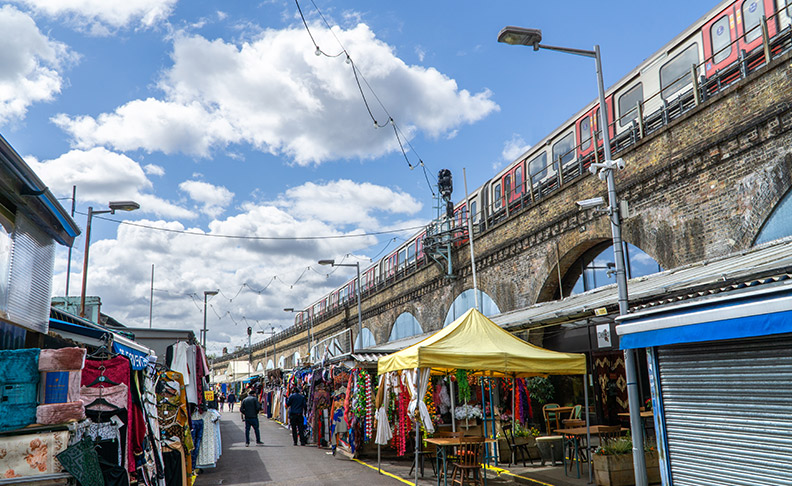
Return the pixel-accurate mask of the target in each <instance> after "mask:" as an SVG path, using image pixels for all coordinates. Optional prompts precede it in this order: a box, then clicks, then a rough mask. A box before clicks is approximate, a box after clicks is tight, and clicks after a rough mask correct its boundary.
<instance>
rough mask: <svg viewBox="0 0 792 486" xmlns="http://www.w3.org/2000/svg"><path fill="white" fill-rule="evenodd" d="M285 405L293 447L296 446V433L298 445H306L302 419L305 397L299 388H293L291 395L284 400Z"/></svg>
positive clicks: (303, 420)
mask: <svg viewBox="0 0 792 486" xmlns="http://www.w3.org/2000/svg"><path fill="white" fill-rule="evenodd" d="M286 405H287V406H288V407H289V424H291V429H292V439H294V445H297V437H298V433H299V437H300V444H301V445H306V442H307V438H306V437H305V419H304V418H303V413H304V412H305V395H303V394H302V391H301V390H300V389H299V388H295V389H294V391H293V392H292V394H291V395H289V398H287V399H286Z"/></svg>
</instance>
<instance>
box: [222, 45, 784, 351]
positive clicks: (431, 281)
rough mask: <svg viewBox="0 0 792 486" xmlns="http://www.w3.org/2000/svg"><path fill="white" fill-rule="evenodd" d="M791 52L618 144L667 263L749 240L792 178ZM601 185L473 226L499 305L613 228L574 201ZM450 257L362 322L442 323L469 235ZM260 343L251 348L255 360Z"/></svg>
mask: <svg viewBox="0 0 792 486" xmlns="http://www.w3.org/2000/svg"><path fill="white" fill-rule="evenodd" d="M790 59H791V58H790V55H785V56H783V57H781V58H779V59H777V60H775V61H773V63H771V65H770V66H768V68H766V69H762V70H759V71H757V72H755V73H754V74H752V75H751V76H750V77H749V78H748V79H746V80H743V81H742V82H740V83H738V84H737V85H735V86H732V87H730V88H729V89H728V90H726V91H725V92H723V93H721V94H719V95H718V96H716V97H714V98H712V99H710V100H708V101H706V102H704V103H702V104H701V105H699V106H698V107H696V108H695V109H693V110H691V111H690V112H688V113H686V114H685V115H684V116H682V117H681V118H679V119H677V120H675V121H674V122H672V123H671V124H669V125H668V126H666V127H664V128H662V129H661V130H658V131H657V132H656V133H653V134H651V135H649V136H647V137H646V138H644V139H643V140H641V141H640V142H639V143H638V144H636V145H635V146H633V147H630V148H629V149H627V150H626V151H624V152H622V153H619V154H617V155H618V156H620V157H622V158H623V159H624V160H625V162H626V169H625V170H623V171H620V172H618V173H617V174H616V187H617V192H618V194H619V197H620V198H622V199H625V200H627V201H629V204H630V212H631V216H630V217H629V218H628V219H626V220H625V221H624V224H623V230H622V233H623V237H624V239H625V241H627V242H629V243H631V244H633V245H635V246H637V247H639V248H640V249H642V250H643V251H645V252H646V253H647V254H649V255H650V256H651V257H653V258H654V259H655V260H657V262H658V263H659V264H660V265H661V266H662V267H663V268H674V267H678V266H680V265H684V264H687V263H692V262H696V261H700V260H703V259H706V258H712V257H719V256H722V255H726V254H728V253H731V252H734V251H738V250H741V249H745V248H749V247H750V246H751V245H752V244H753V241H754V239H755V238H756V235H757V234H758V232H759V231H760V229H761V227H762V225H763V224H764V222H765V221H766V220H767V218H768V217H769V215H770V214H771V212H772V210H773V208H774V207H775V206H776V205H777V204H778V202H779V201H780V200H781V199H782V198H783V197H784V195H785V194H786V193H787V191H788V190H789V188H790V186H792V177H791V176H792V62H791V61H790ZM596 196H602V197H605V198H607V194H606V186H605V183H604V182H602V181H600V180H599V179H598V178H597V177H592V176H585V177H582V178H579V179H577V180H575V181H572V182H571V183H569V184H567V185H565V186H564V187H563V188H562V189H561V190H560V191H557V192H556V193H554V194H552V195H550V196H549V197H547V198H545V199H543V200H541V201H540V202H538V203H537V204H536V205H534V206H532V207H529V208H526V209H524V210H523V211H522V212H521V213H520V214H518V215H516V216H514V217H512V218H511V219H509V220H507V221H504V222H502V223H500V224H498V225H496V226H494V227H492V228H488V229H487V231H485V232H484V233H482V234H481V235H479V236H478V237H477V238H476V241H475V252H476V268H477V280H478V286H479V288H480V289H481V290H482V291H484V292H486V293H487V294H488V295H489V296H490V297H492V299H493V300H494V301H495V303H496V304H497V305H498V307H499V308H500V310H501V311H509V310H514V309H518V308H522V307H526V306H528V305H531V304H534V303H536V302H539V301H545V300H549V299H553V298H555V296H556V295H557V292H558V284H559V277H558V273H559V271H558V266H559V265H560V269H561V272H560V273H561V274H562V275H563V274H565V273H566V272H567V270H569V268H570V266H571V265H572V264H573V263H574V262H575V261H577V259H578V258H579V257H580V256H581V255H582V254H584V253H585V252H586V251H587V250H588V249H590V248H592V247H593V246H595V245H597V244H599V243H602V242H604V241H608V240H610V238H611V229H610V224H609V222H608V219H607V217H606V216H603V215H596V214H594V212H593V211H578V210H577V208H576V205H575V201H579V200H582V199H588V198H592V197H596ZM453 268H454V269H455V276H454V277H455V278H452V279H448V278H446V277H445V276H444V275H443V271H442V270H441V269H440V268H439V266H437V265H435V264H431V265H427V266H425V267H423V268H421V269H418V270H417V271H415V272H413V273H412V274H411V275H409V276H407V277H406V278H403V279H401V280H398V281H396V282H394V283H392V284H390V285H389V286H387V287H386V288H384V289H383V290H382V291H380V292H378V293H376V294H374V295H372V296H369V297H367V298H364V300H363V317H364V322H363V325H364V326H365V327H368V328H369V329H371V330H372V332H373V334H374V336H375V339H376V341H377V343H383V342H386V341H387V340H388V337H389V335H390V332H391V328H392V326H393V323H394V321H395V320H396V318H397V317H398V316H399V315H400V314H401V313H403V312H410V313H412V314H413V315H414V316H415V317H416V318H417V320H418V322H420V323H421V325H422V326H423V328H424V331H434V330H437V329H439V328H441V327H442V325H443V321H444V319H445V316H446V313H447V312H448V309H449V308H450V306H451V303H452V302H453V300H454V299H455V298H456V297H457V296H458V295H459V294H460V293H462V292H463V291H465V290H467V289H470V288H472V275H471V268H470V252H469V248H468V247H467V245H465V246H462V247H460V248H458V249H457V251H456V252H455V254H454V257H453ZM356 327H357V308H356V307H355V306H354V305H353V306H351V307H348V308H345V309H343V310H342V311H340V312H338V313H336V314H335V315H333V316H331V317H330V318H328V319H327V320H325V321H323V322H320V323H316V324H315V326H314V334H315V336H316V337H315V340H318V339H321V337H320V336H321V335H322V334H325V335H329V334H332V333H334V332H338V331H339V330H341V329H343V328H353V329H355V330H354V334H355V335H356V334H357V331H356ZM533 337H534V336H533V335H532V338H533ZM307 342H308V340H307V333H303V334H301V335H298V336H292V337H291V338H289V339H288V340H285V341H284V342H283V343H278V350H279V352H278V355H279V356H280V355H281V350H286V351H287V353H289V354H290V353H293V352H294V351H295V350H298V351H299V352H300V354H301V355H303V356H305V355H306V354H307ZM268 353H271V348H268ZM263 354H264V353H263V350H261V351H260V352H257V353H255V354H254V362H256V361H257V360H258V359H263ZM270 356H271V355H270ZM237 359H239V358H237ZM222 361H225V362H227V360H226V359H224V360H222ZM265 365H266V363H265ZM221 366H225V365H221Z"/></svg>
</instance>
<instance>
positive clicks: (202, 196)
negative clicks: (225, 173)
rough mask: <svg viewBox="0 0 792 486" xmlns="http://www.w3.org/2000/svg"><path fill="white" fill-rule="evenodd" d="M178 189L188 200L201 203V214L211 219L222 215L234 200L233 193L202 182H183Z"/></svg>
mask: <svg viewBox="0 0 792 486" xmlns="http://www.w3.org/2000/svg"><path fill="white" fill-rule="evenodd" d="M179 189H181V190H182V191H184V192H186V193H187V194H188V195H189V196H190V199H192V200H194V201H197V202H199V203H201V204H202V205H203V207H202V208H201V212H202V213H204V214H206V215H208V216H211V217H213V218H216V217H217V216H219V215H220V214H222V213H223V211H224V210H225V208H226V207H227V206H228V205H229V204H230V203H231V199H233V198H234V193H233V192H231V191H229V190H228V189H226V188H225V187H223V186H215V185H212V184H209V183H208V182H202V181H184V182H182V183H181V184H179Z"/></svg>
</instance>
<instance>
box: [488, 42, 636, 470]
mask: <svg viewBox="0 0 792 486" xmlns="http://www.w3.org/2000/svg"><path fill="white" fill-rule="evenodd" d="M541 41H542V31H541V30H539V29H525V28H522V27H512V26H509V27H505V28H503V29H502V30H501V31H500V33H499V34H498V42H503V43H505V44H511V45H524V46H531V47H533V50H534V51H538V50H539V49H547V50H551V51H560V52H565V53H567V54H575V55H578V56H584V57H590V58H593V59H594V60H595V62H596V69H597V90H598V92H599V106H600V110H599V111H600V130H601V132H602V147H603V151H604V155H605V161H604V162H603V163H592V164H591V171H592V172H593V173H596V171H597V169H599V170H600V171H601V172H600V174H602V173H604V175H605V180H606V182H607V185H608V209H607V213H608V214H609V216H610V223H611V233H612V235H613V253H614V258H615V260H616V286H617V287H618V291H619V315H625V314H627V312H628V304H627V276H626V275H627V274H626V272H625V263H624V251H623V248H622V237H621V213H620V211H619V200H618V197H617V195H616V181H615V179H614V175H613V172H614V170H616V169H617V168H618V169H621V168H622V167H623V162H622V161H621V160H618V161H614V160H612V157H611V147H610V134H609V128H610V125H609V124H608V109H607V105H606V104H605V85H604V83H603V81H602V58H601V57H600V47H599V45H595V46H594V50H593V51H588V50H583V49H572V48H567V47H557V46H548V45H542V44H540V42H541ZM594 150H597V147H596V146H595V147H594ZM624 368H625V372H626V375H627V395H628V403H629V409H630V429H631V433H632V442H633V469H634V470H635V484H636V486H646V485H647V483H648V480H647V477H646V461H645V459H644V454H643V450H644V445H643V430H642V429H641V416H640V413H641V412H640V407H641V405H640V403H639V402H640V399H639V397H638V393H639V392H638V373H637V371H636V358H635V352H634V350H630V349H628V350H625V351H624Z"/></svg>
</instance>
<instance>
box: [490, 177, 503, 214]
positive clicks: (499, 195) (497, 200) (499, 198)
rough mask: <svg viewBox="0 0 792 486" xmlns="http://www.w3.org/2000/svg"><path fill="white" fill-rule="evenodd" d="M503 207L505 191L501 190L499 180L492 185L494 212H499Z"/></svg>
mask: <svg viewBox="0 0 792 486" xmlns="http://www.w3.org/2000/svg"><path fill="white" fill-rule="evenodd" d="M502 207H503V192H502V191H501V182H500V181H498V182H496V183H495V184H493V185H492V213H493V214H494V213H497V212H498V211H500V209H501V208H502Z"/></svg>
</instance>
